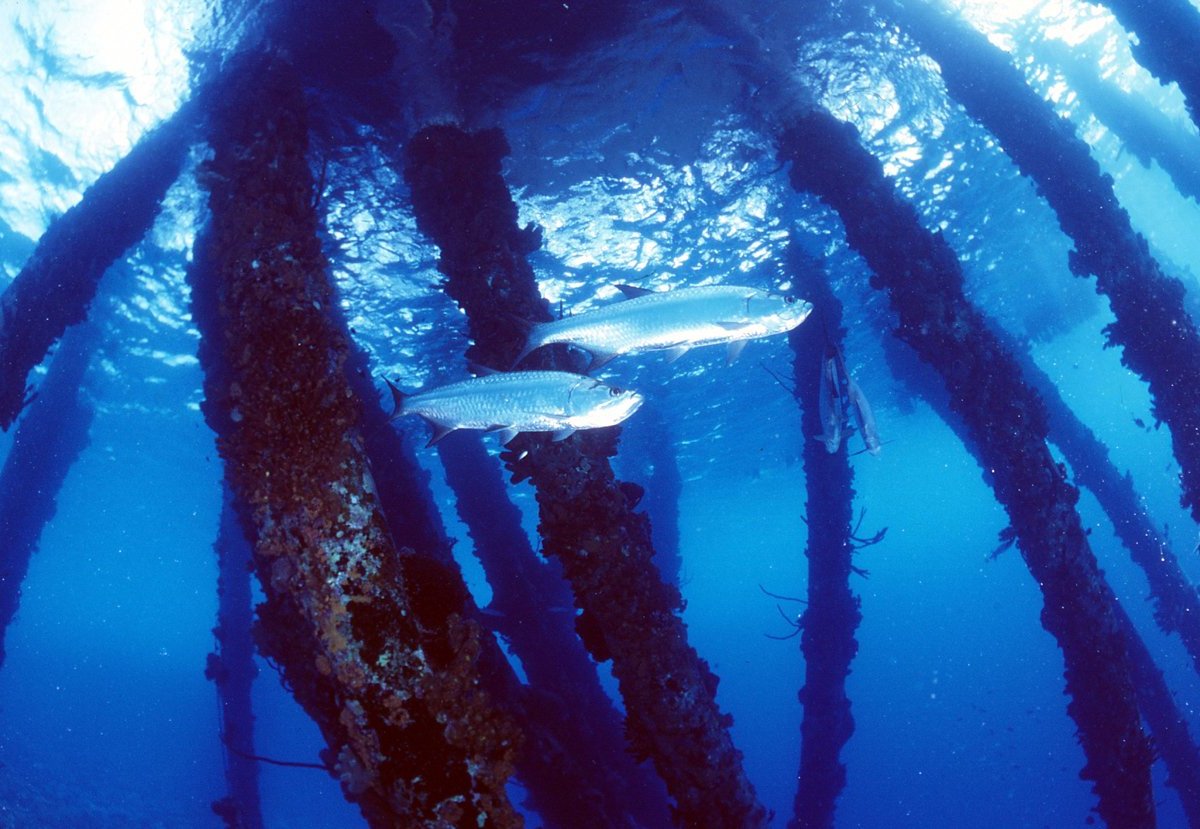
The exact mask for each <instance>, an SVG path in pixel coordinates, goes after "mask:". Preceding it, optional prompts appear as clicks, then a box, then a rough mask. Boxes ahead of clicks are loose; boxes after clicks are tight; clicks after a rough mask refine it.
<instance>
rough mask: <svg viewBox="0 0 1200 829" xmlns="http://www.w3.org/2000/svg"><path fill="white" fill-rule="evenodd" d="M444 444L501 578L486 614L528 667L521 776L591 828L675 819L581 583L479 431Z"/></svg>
mask: <svg viewBox="0 0 1200 829" xmlns="http://www.w3.org/2000/svg"><path fill="white" fill-rule="evenodd" d="M437 451H438V457H439V458H440V459H441V461H442V465H443V467H444V468H445V472H446V483H447V484H448V485H449V486H450V489H451V491H452V492H453V493H454V500H455V509H456V511H457V512H458V515H459V518H460V519H461V520H462V522H463V524H464V525H465V526H466V527H467V532H468V534H469V535H470V537H471V540H472V541H473V542H474V545H475V555H476V557H477V558H478V559H479V561H480V564H482V566H483V569H484V574H485V576H486V577H487V581H488V584H489V585H490V586H491V588H492V599H491V602H490V603H489V604H488V606H487V608H486V609H485V610H484V611H483V612H482V613H481V614H480V616H479V618H480V621H481V623H482V624H484V625H485V626H486V627H487V628H488V629H489V630H491V631H493V632H494V633H496V634H498V635H500V636H502V637H503V638H504V640H505V641H506V642H507V643H508V647H509V648H510V649H511V650H512V652H513V653H514V654H515V655H516V656H517V658H518V659H519V660H520V662H521V667H522V668H523V669H524V673H525V676H526V684H525V685H524V686H523V688H522V689H521V691H520V693H518V694H515V695H512V696H513V699H512V702H511V703H509V704H510V705H511V707H512V708H513V709H515V710H518V711H520V712H521V716H520V718H519V721H520V723H521V725H522V728H523V729H524V731H525V735H526V747H525V749H524V750H523V751H522V752H521V754H520V755H518V759H517V776H518V778H519V779H520V780H521V781H522V782H523V783H524V784H525V785H526V786H527V787H528V788H529V789H530V793H531V796H532V798H531V799H532V803H533V805H534V806H535V807H536V809H537V811H538V813H539V814H540V815H541V816H542V817H543V819H545V820H546V821H548V822H549V823H550V824H552V825H555V826H578V827H580V828H581V829H583V827H595V829H608V828H609V827H612V828H613V829H617V827H623V826H629V827H644V828H645V829H649V827H657V826H663V827H665V826H669V825H671V822H670V816H669V814H668V812H667V793H666V791H665V790H664V789H663V785H662V782H661V781H660V780H659V779H658V778H657V776H655V775H654V773H653V771H652V770H651V769H650V768H649V766H648V765H646V764H644V763H643V764H636V763H635V761H634V758H633V757H632V756H631V755H630V754H629V752H628V751H627V750H626V744H625V736H624V728H623V721H622V717H621V715H620V713H619V712H618V711H617V709H616V708H615V707H614V706H613V703H612V700H611V699H610V698H609V697H608V695H607V694H606V693H605V691H604V689H603V688H602V686H601V685H600V678H599V676H598V675H597V672H596V666H595V665H594V664H593V663H592V661H591V659H590V657H589V656H588V654H587V652H586V650H585V649H584V647H583V643H582V642H581V641H580V639H579V637H578V636H577V635H576V633H575V616H574V613H573V609H574V599H573V598H572V596H571V591H570V589H569V587H568V586H567V584H566V582H564V581H563V578H562V575H561V573H560V572H559V570H558V567H557V565H556V564H555V563H554V562H553V561H549V562H547V561H543V560H541V559H539V557H538V555H537V554H536V553H535V552H534V550H533V547H532V546H531V545H530V543H529V538H528V536H527V535H526V534H525V530H524V528H523V527H522V526H521V514H520V510H519V509H518V508H517V507H516V505H514V504H513V503H512V502H511V501H510V500H509V497H508V493H507V491H506V488H505V484H504V478H503V475H502V467H501V466H500V464H499V463H498V462H497V460H496V459H495V458H494V457H492V456H491V455H490V454H489V453H488V451H487V448H486V446H484V443H483V438H482V437H480V436H479V435H472V434H466V433H459V434H453V435H449V436H448V437H446V438H444V439H443V440H441V441H439V442H438V444H437ZM508 700H509V698H508V697H505V698H503V701H505V702H506V703H508ZM527 755H537V761H538V763H539V764H540V768H541V773H540V774H537V775H536V776H531V775H530V774H529V773H527V771H526V768H525V766H524V764H523V762H522V760H523V758H525V757H526V756H527Z"/></svg>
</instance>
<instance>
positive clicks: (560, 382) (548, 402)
mask: <svg viewBox="0 0 1200 829" xmlns="http://www.w3.org/2000/svg"><path fill="white" fill-rule="evenodd" d="M386 382H387V384H388V388H389V389H391V390H392V400H393V402H394V403H395V409H394V410H393V411H392V416H391V418H389V421H391V420H395V419H396V418H399V417H402V416H404V415H407V414H415V415H420V416H421V417H423V418H425V420H427V421H428V422H429V423H430V425H432V426H433V437H431V438H430V439H429V443H427V444H426V446H432V445H433V444H435V443H437V442H438V441H439V440H441V439H442V438H444V437H445V436H446V435H448V434H450V433H451V432H453V431H454V430H456V429H484V430H486V431H489V432H499V434H500V442H501V443H504V444H507V443H508V442H509V441H510V440H512V439H513V438H514V437H516V436H517V434H518V433H520V432H553V433H554V440H563V439H565V438H568V437H570V436H571V435H572V434H574V433H575V431H576V430H577V429H596V428H600V427H603V426H615V425H617V424H618V423H620V422H621V421H623V420H625V419H626V418H627V417H629V416H630V415H632V414H633V413H634V412H636V411H637V410H638V407H640V406H641V405H642V400H643V398H642V396H641V395H640V394H638V393H637V392H635V391H628V390H625V389H619V388H617V387H615V386H609V385H606V384H604V383H601V382H600V381H599V380H595V379H593V378H591V377H587V376H585V375H582V374H571V373H569V372H565V371H509V372H497V373H495V374H487V375H484V376H482V377H472V378H471V379H469V380H460V381H459V382H457V383H450V384H448V385H445V386H438V387H437V388H432V389H427V390H425V391H422V392H418V393H416V394H405V393H404V392H402V391H400V390H399V389H398V388H396V387H395V386H394V385H392V383H391V381H386Z"/></svg>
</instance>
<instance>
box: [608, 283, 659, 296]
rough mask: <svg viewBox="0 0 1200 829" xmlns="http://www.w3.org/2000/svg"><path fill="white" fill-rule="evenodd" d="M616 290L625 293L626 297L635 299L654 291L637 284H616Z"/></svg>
mask: <svg viewBox="0 0 1200 829" xmlns="http://www.w3.org/2000/svg"><path fill="white" fill-rule="evenodd" d="M617 290H618V291H620V292H621V293H623V294H625V298H626V299H637V298H638V297H640V296H645V295H646V294H652V293H655V292H654V291H652V290H650V289H649V288H639V287H638V286H637V285H618V286H617Z"/></svg>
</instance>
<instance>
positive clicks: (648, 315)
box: [514, 285, 812, 371]
mask: <svg viewBox="0 0 1200 829" xmlns="http://www.w3.org/2000/svg"><path fill="white" fill-rule="evenodd" d="M617 287H618V288H619V289H620V290H621V292H622V293H624V294H625V296H626V297H627V299H625V300H624V301H623V302H614V303H612V304H611V305H605V306H603V307H601V308H596V309H593V310H591V311H585V312H584V313H582V314H578V315H577V316H573V317H564V318H563V319H560V320H554V321H552V322H543V323H540V324H537V325H534V326H533V328H532V330H531V331H530V332H529V336H528V338H527V340H526V342H525V348H524V350H523V351H522V352H521V354H520V356H518V357H517V360H516V363H514V365H516V364H517V363H520V362H521V360H522V359H524V357H525V355H526V354H529V353H530V352H531V351H534V350H536V349H538V348H541V347H542V346H544V345H550V344H551V343H569V344H571V345H573V346H575V347H576V348H582V349H584V350H585V351H588V352H590V353H591V355H592V364H591V366H590V368H589V371H590V370H593V369H596V368H599V367H600V366H602V365H604V364H605V363H607V362H608V361H609V360H611V359H612V358H613V357H616V356H617V355H618V354H630V353H634V352H641V351H668V352H670V359H671V360H675V359H678V358H679V357H681V356H683V354H685V353H686V352H687V351H688V349H690V348H693V347H695V346H699V345H714V344H718V343H726V344H727V345H728V346H729V362H731V363H732V362H733V361H734V360H736V359H737V357H738V355H739V354H741V351H742V348H743V347H745V345H746V341H747V340H750V339H753V338H756V337H766V336H768V335H771V334H782V333H784V332H786V331H791V330H792V329H793V328H795V327H796V326H797V325H799V324H800V323H802V322H804V320H805V318H807V317H808V315H809V313H811V312H812V304H811V303H808V302H805V301H804V300H802V299H796V298H795V297H793V296H781V295H779V294H773V293H768V292H767V291H762V290H759V289H757V288H745V287H740V286H737V285H708V286H702V287H697V288H676V289H674V290H671V291H648V290H646V289H645V288H635V287H633V286H631V285H618V286H617Z"/></svg>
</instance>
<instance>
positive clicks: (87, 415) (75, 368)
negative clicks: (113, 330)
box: [0, 323, 100, 668]
mask: <svg viewBox="0 0 1200 829" xmlns="http://www.w3.org/2000/svg"><path fill="white" fill-rule="evenodd" d="M99 339H100V332H99V330H98V328H97V327H96V325H95V324H92V323H86V324H84V325H77V326H75V327H73V328H72V329H71V330H70V331H68V332H67V334H66V336H64V337H63V339H62V342H61V343H60V345H59V347H58V351H57V352H55V354H54V358H53V359H52V360H51V361H50V368H49V370H48V371H47V372H46V377H45V379H44V380H42V382H41V385H40V387H39V390H38V394H37V396H36V397H35V398H34V399H33V401H32V402H30V403H29V404H28V406H27V407H26V408H25V414H24V416H23V417H22V418H21V420H20V423H19V424H18V425H17V428H16V431H15V433H14V435H13V442H12V447H11V448H10V449H9V451H8V455H7V457H5V459H4V465H3V467H0V668H3V667H4V656H5V648H4V640H5V635H6V633H7V631H8V626H9V624H10V623H11V622H12V620H13V617H14V616H16V613H17V608H18V606H19V603H20V599H21V584H22V582H23V581H24V580H25V575H26V573H27V572H28V571H29V562H30V559H31V558H32V557H33V554H34V551H35V550H36V549H37V547H38V542H39V540H40V539H41V536H42V530H43V529H44V528H45V526H46V525H47V524H48V523H49V522H50V520H51V519H52V518H53V517H54V513H55V510H56V501H57V496H58V492H59V490H60V489H61V488H62V484H63V481H64V480H65V479H66V477H67V473H68V472H69V471H70V469H71V466H72V465H73V464H74V463H75V461H76V459H77V458H78V457H79V455H80V454H81V453H82V452H83V450H84V449H86V448H87V446H88V443H89V440H88V429H89V428H90V427H91V424H92V405H91V402H90V401H89V400H88V399H87V397H86V395H85V393H83V391H82V388H81V384H82V381H83V377H84V373H85V372H86V371H87V369H88V366H89V365H90V364H91V362H92V357H93V354H94V352H95V348H96V344H97V342H98V341H99Z"/></svg>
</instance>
